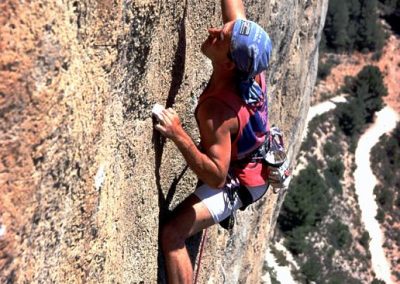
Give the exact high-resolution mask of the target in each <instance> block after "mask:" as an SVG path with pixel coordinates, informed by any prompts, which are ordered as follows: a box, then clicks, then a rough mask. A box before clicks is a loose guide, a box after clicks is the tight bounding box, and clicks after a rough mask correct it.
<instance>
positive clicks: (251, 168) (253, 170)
mask: <svg viewBox="0 0 400 284" xmlns="http://www.w3.org/2000/svg"><path fill="white" fill-rule="evenodd" d="M260 81H261V89H262V90H263V95H264V99H263V101H262V102H261V103H260V104H259V105H257V106H256V107H251V106H248V105H246V104H245V102H244V101H243V100H242V99H241V98H240V96H239V94H237V93H235V92H232V91H227V92H221V93H204V94H203V95H201V96H200V99H199V103H198V105H197V107H196V111H195V114H196V118H197V110H198V108H199V106H200V105H201V104H202V103H203V102H204V101H206V100H207V99H209V98H213V99H217V100H218V101H220V102H222V103H223V104H224V105H226V106H227V107H229V108H230V109H232V110H233V112H234V113H236V117H237V120H238V123H239V127H238V133H237V135H236V137H235V139H233V141H232V142H231V143H232V147H231V164H232V162H234V161H236V160H240V159H243V158H245V157H246V156H247V155H249V154H250V153H252V152H253V151H254V150H256V149H257V148H258V147H260V146H261V145H262V144H263V143H264V141H265V137H266V136H265V134H266V133H267V132H268V131H269V123H268V98H267V90H266V89H267V88H266V84H265V77H264V74H263V73H261V74H260ZM197 123H198V120H197ZM231 170H232V171H233V173H234V175H235V176H236V177H237V178H238V179H239V181H240V183H241V184H243V185H245V186H248V187H253V186H260V185H264V184H265V181H266V179H267V177H268V169H267V166H265V165H263V164H262V163H248V164H243V165H241V166H240V167H239V166H236V165H235V166H234V167H231Z"/></svg>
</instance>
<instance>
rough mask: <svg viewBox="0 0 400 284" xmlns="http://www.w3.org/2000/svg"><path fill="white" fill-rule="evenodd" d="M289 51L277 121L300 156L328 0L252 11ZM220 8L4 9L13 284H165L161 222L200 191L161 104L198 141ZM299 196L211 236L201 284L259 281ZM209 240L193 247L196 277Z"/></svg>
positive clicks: (2, 69) (273, 86) (1, 255)
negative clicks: (205, 44)
mask: <svg viewBox="0 0 400 284" xmlns="http://www.w3.org/2000/svg"><path fill="white" fill-rule="evenodd" d="M245 5H246V7H247V13H248V17H249V18H250V19H252V20H255V21H258V22H259V23H260V24H261V25H262V26H264V27H266V29H267V30H268V31H269V33H270V36H271V38H272V40H273V43H274V52H273V62H272V66H271V69H270V72H269V82H270V88H269V93H270V104H271V110H270V113H271V122H272V123H275V124H278V125H280V126H281V127H282V128H283V129H284V131H285V133H286V140H287V145H288V148H289V149H288V151H289V155H290V157H295V156H296V153H297V152H298V148H299V146H300V143H299V140H300V137H301V135H300V134H301V132H302V130H303V127H304V120H305V116H306V113H307V110H308V107H309V101H310V94H311V91H312V89H313V86H314V83H315V77H316V69H317V58H318V42H319V38H320V33H321V29H322V26H323V23H324V19H325V13H326V9H327V0H320V1H316V0H304V1H303V0H301V1H293V0H283V1H276V0H267V1H254V0H248V1H245ZM220 15H221V13H220V3H219V1H208V0H207V1H193V0H186V1H176V0H166V1H155V0H115V1H111V0H98V1H92V0H86V1H69V0H58V1H45V0H42V1H28V0H26V1H20V0H9V1H1V2H0V24H1V25H0V35H1V36H0V51H1V53H0V118H1V119H0V149H1V151H0V214H1V215H0V282H1V283H14V282H15V283H50V282H51V283H82V282H88V283H141V282H142V283H156V282H161V283H162V282H165V280H164V268H163V260H162V255H161V253H160V248H159V244H158V230H159V225H160V222H162V220H163V219H164V218H165V216H167V214H168V212H169V210H170V209H172V208H173V207H174V206H176V204H177V203H178V202H180V201H181V200H183V198H185V197H186V196H187V195H188V194H189V193H190V192H191V191H192V190H193V187H194V186H195V183H196V177H195V176H194V175H193V173H191V172H190V170H188V169H187V168H186V165H185V162H184V160H183V158H182V156H181V155H180V154H179V152H178V151H177V149H176V148H175V147H174V145H173V144H172V143H171V142H169V141H165V140H164V139H162V138H161V137H160V136H159V135H158V134H157V133H155V132H154V131H153V127H152V119H151V118H150V110H151V107H152V105H153V104H154V103H155V102H159V103H162V104H165V105H166V106H173V107H174V108H175V109H176V110H177V112H178V113H179V114H180V115H181V117H182V121H183V123H184V126H185V128H186V129H187V130H188V132H189V133H191V135H192V137H193V138H194V139H195V140H196V139H198V133H197V130H196V123H195V120H194V118H193V115H192V114H193V109H194V107H195V105H196V101H197V98H198V96H199V95H200V94H201V92H202V90H203V89H204V87H205V85H206V83H207V79H208V78H209V76H210V72H211V66H210V63H209V62H208V61H207V60H206V58H205V57H204V56H202V55H201V53H200V51H199V46H200V44H201V42H202V41H203V40H204V39H205V38H206V35H207V30H206V28H207V27H209V26H218V25H220V24H221V17H220ZM283 198H284V192H281V193H279V194H274V193H273V192H272V190H271V191H269V193H268V194H267V196H266V197H264V198H263V200H262V201H260V202H258V203H256V204H254V205H253V206H251V207H250V209H249V210H247V211H245V212H240V213H239V214H238V215H239V216H238V225H237V226H236V228H235V230H234V232H233V234H232V236H230V235H228V234H227V233H226V232H225V231H222V230H221V229H219V228H218V227H217V226H214V227H213V228H211V229H209V230H208V234H207V238H206V247H205V254H204V256H203V259H202V264H201V271H200V275H199V282H200V283H206V282H209V283H222V282H225V283H237V282H238V281H239V282H240V283H257V282H259V279H260V277H261V272H262V260H263V257H264V252H265V248H266V245H267V242H268V239H269V237H270V236H271V235H272V234H273V228H274V225H275V220H276V217H277V214H278V212H279V208H280V205H281V203H282V201H283ZM199 241H200V236H196V237H194V238H192V239H191V240H190V241H189V245H190V248H191V249H190V252H191V256H192V259H193V263H194V264H196V258H197V256H198V250H199Z"/></svg>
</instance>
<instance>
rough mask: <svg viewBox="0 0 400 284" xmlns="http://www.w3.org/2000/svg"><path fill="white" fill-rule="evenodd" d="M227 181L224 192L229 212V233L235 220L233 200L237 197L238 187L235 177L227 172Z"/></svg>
mask: <svg viewBox="0 0 400 284" xmlns="http://www.w3.org/2000/svg"><path fill="white" fill-rule="evenodd" d="M228 179H229V182H228V183H227V184H226V192H227V196H228V200H229V203H228V208H229V210H230V212H231V214H230V216H229V218H228V223H227V228H226V229H227V230H228V231H229V233H230V234H232V232H233V227H234V226H235V221H236V210H235V207H234V206H235V200H236V198H238V193H237V189H238V188H239V187H240V183H239V180H238V179H237V178H233V177H232V175H230V174H228Z"/></svg>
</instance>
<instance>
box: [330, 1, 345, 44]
mask: <svg viewBox="0 0 400 284" xmlns="http://www.w3.org/2000/svg"><path fill="white" fill-rule="evenodd" d="M348 21H349V12H348V7H347V2H346V0H330V1H329V6H328V13H327V17H326V22H325V37H326V41H327V44H328V46H329V47H331V48H333V49H335V50H339V51H342V50H344V49H345V48H346V46H347V42H348V36H347V26H348Z"/></svg>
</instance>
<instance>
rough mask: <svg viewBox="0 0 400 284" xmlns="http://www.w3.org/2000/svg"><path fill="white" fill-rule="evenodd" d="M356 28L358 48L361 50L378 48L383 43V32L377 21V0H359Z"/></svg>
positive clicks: (380, 47)
mask: <svg viewBox="0 0 400 284" xmlns="http://www.w3.org/2000/svg"><path fill="white" fill-rule="evenodd" d="M360 4H361V12H360V20H359V28H358V35H359V40H358V49H359V50H361V51H364V50H366V51H375V50H380V49H382V47H383V44H384V40H385V37H384V33H383V30H382V27H381V26H380V24H379V21H378V13H377V11H378V8H377V0H361V1H360Z"/></svg>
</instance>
